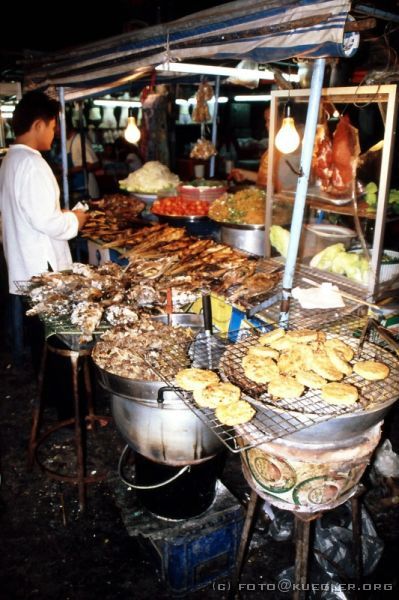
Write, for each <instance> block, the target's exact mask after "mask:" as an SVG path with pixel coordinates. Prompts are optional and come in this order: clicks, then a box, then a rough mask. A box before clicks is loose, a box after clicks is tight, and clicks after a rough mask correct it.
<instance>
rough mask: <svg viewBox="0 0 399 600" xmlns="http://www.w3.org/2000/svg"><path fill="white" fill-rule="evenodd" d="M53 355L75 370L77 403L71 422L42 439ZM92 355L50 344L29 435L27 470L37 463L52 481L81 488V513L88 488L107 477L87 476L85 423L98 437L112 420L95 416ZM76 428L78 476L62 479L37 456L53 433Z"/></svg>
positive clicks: (58, 425) (57, 426)
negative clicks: (85, 412)
mask: <svg viewBox="0 0 399 600" xmlns="http://www.w3.org/2000/svg"><path fill="white" fill-rule="evenodd" d="M49 352H50V353H53V354H55V355H58V356H62V357H64V358H68V359H69V360H70V363H71V369H72V394H73V401H74V417H73V418H71V419H66V420H63V421H58V422H57V423H55V425H53V426H52V427H49V428H48V429H47V430H46V431H44V433H42V435H41V436H40V437H39V431H40V425H41V420H42V414H43V409H44V406H43V404H44V403H43V398H44V396H43V384H44V379H45V372H46V364H47V358H48V353H49ZM91 352H92V348H81V347H80V348H79V349H78V350H71V349H64V348H57V347H55V346H54V345H52V344H51V343H50V341H47V342H46V344H45V346H44V350H43V356H42V364H41V369H40V373H39V390H38V395H37V397H36V398H35V400H34V404H33V410H32V427H31V432H30V440H29V446H28V469H32V467H33V462H34V460H36V462H37V463H38V465H39V466H40V467H41V469H42V470H43V471H44V472H45V473H46V474H47V475H48V477H50V478H51V479H55V480H57V481H61V482H65V483H70V484H73V485H77V486H78V490H79V508H80V510H81V511H83V510H84V509H85V505H86V485H87V484H89V483H96V482H99V481H102V480H104V479H105V477H106V473H99V474H95V475H87V474H86V454H87V452H86V443H85V430H86V426H85V424H86V422H87V424H88V425H89V426H90V431H91V432H92V434H93V435H95V433H96V426H97V422H99V421H106V422H107V423H108V422H109V420H110V417H105V416H99V415H96V414H94V406H93V396H92V388H91V381H90V372H89V365H88V360H89V358H90V355H91ZM79 360H81V361H82V368H83V378H84V385H85V391H86V395H87V403H88V415H87V416H86V417H84V418H83V417H82V407H81V401H80V400H81V399H80V395H79V385H78V370H79ZM72 425H73V427H74V446H75V452H76V473H74V474H73V475H63V474H60V473H58V472H57V471H55V470H52V469H50V468H49V467H46V466H45V465H44V464H43V462H42V461H41V460H40V458H39V456H38V450H39V448H40V446H41V445H42V444H43V442H44V441H45V440H47V439H48V438H49V437H50V436H51V435H52V434H53V433H54V432H56V431H58V430H60V429H62V428H64V427H68V426H72Z"/></svg>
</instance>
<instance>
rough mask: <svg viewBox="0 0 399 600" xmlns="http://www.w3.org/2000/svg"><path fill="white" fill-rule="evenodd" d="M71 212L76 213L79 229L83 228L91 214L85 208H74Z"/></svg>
mask: <svg viewBox="0 0 399 600" xmlns="http://www.w3.org/2000/svg"><path fill="white" fill-rule="evenodd" d="M71 212H73V214H74V215H76V217H77V219H78V222H79V229H82V227H83V226H84V225H85V223H86V221H87V219H88V218H89V214H88V213H87V212H85V211H84V210H73V211H71Z"/></svg>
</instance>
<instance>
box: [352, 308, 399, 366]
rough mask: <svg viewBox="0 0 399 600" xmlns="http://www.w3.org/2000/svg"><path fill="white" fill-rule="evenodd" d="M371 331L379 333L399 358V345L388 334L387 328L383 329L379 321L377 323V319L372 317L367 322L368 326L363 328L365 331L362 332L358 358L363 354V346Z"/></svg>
mask: <svg viewBox="0 0 399 600" xmlns="http://www.w3.org/2000/svg"><path fill="white" fill-rule="evenodd" d="M371 329H374V330H375V331H376V332H377V333H378V335H379V336H380V337H381V338H382V339H383V340H384V341H385V342H386V343H387V344H388V345H389V346H390V347H391V348H392V349H393V350H394V352H395V353H396V354H397V355H398V356H399V343H398V342H397V341H396V340H395V339H394V338H393V337H392V335H391V334H390V333H389V332H388V330H387V329H386V327H383V326H382V325H380V324H379V323H378V321H376V320H375V319H373V318H372V317H370V318H369V319H368V320H367V323H366V325H365V326H364V327H363V331H362V333H361V336H360V341H359V347H358V350H357V356H358V357H359V356H360V354H361V351H362V349H363V345H364V342H365V339H366V337H367V335H368V334H369V333H370V330H371Z"/></svg>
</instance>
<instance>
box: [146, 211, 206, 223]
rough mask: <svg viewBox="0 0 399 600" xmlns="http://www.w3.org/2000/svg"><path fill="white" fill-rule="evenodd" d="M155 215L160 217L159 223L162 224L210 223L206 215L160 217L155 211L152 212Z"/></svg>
mask: <svg viewBox="0 0 399 600" xmlns="http://www.w3.org/2000/svg"><path fill="white" fill-rule="evenodd" d="M151 213H152V214H153V215H155V216H156V217H158V219H159V221H160V222H161V223H162V222H163V223H203V222H205V221H209V218H208V217H207V216H206V215H201V216H196V215H182V216H178V215H160V214H159V213H157V212H155V211H153V210H152V211H151Z"/></svg>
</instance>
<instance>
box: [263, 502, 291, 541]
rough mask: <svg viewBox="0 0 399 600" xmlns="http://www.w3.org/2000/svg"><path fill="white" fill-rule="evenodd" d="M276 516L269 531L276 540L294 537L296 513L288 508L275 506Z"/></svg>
mask: <svg viewBox="0 0 399 600" xmlns="http://www.w3.org/2000/svg"><path fill="white" fill-rule="evenodd" d="M273 512H274V518H273V520H272V522H271V524H270V527H269V531H268V532H267V534H268V535H270V537H271V538H273V540H275V541H276V542H285V541H287V540H290V539H292V537H293V534H294V515H293V513H291V512H290V511H287V510H278V509H276V508H275V507H274V508H273Z"/></svg>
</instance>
